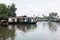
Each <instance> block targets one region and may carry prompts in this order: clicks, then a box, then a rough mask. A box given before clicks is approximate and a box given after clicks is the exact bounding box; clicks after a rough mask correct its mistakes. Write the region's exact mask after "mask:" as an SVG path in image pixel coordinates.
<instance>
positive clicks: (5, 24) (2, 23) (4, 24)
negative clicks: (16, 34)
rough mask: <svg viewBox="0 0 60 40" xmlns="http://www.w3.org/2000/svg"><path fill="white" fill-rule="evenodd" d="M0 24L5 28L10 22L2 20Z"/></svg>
mask: <svg viewBox="0 0 60 40" xmlns="http://www.w3.org/2000/svg"><path fill="white" fill-rule="evenodd" d="M0 24H1V25H3V26H7V25H8V21H7V20H1V22H0Z"/></svg>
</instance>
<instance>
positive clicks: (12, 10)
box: [9, 3, 17, 17]
mask: <svg viewBox="0 0 60 40" xmlns="http://www.w3.org/2000/svg"><path fill="white" fill-rule="evenodd" d="M16 9H17V8H15V4H14V3H13V4H12V5H11V6H10V8H9V10H10V12H11V13H10V16H13V17H15V16H16V13H15V11H16Z"/></svg>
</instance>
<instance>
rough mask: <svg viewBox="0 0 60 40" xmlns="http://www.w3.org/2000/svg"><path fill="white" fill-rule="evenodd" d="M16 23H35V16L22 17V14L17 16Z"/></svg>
mask: <svg viewBox="0 0 60 40" xmlns="http://www.w3.org/2000/svg"><path fill="white" fill-rule="evenodd" d="M17 20H18V23H23V24H36V23H37V20H36V18H33V17H24V16H20V17H17Z"/></svg>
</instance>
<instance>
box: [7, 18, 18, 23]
mask: <svg viewBox="0 0 60 40" xmlns="http://www.w3.org/2000/svg"><path fill="white" fill-rule="evenodd" d="M16 23H17V18H16V17H9V18H8V24H16Z"/></svg>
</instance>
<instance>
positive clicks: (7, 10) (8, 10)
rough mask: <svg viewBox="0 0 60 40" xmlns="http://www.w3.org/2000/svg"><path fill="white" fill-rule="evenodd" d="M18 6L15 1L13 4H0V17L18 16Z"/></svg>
mask: <svg viewBox="0 0 60 40" xmlns="http://www.w3.org/2000/svg"><path fill="white" fill-rule="evenodd" d="M16 9H17V8H15V4H14V3H13V4H12V5H11V6H10V5H8V6H6V4H0V18H8V17H9V16H13V17H15V16H16V13H15V11H16Z"/></svg>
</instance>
